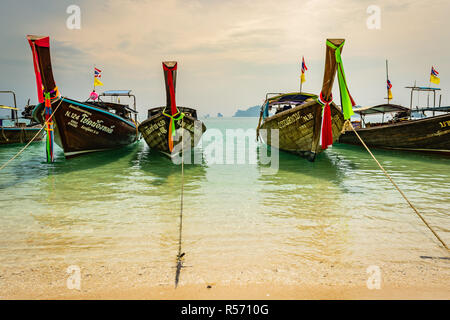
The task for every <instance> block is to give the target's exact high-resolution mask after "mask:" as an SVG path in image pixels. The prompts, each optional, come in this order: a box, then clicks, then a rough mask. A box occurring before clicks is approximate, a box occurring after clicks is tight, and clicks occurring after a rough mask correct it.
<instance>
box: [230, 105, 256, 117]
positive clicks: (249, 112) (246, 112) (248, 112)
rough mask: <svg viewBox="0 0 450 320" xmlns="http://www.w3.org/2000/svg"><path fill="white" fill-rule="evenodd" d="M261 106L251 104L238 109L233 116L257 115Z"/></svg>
mask: <svg viewBox="0 0 450 320" xmlns="http://www.w3.org/2000/svg"><path fill="white" fill-rule="evenodd" d="M260 110H261V106H253V107H250V108H248V109H247V110H238V111H236V113H235V114H234V116H233V117H259V112H260Z"/></svg>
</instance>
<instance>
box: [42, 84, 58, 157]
mask: <svg viewBox="0 0 450 320" xmlns="http://www.w3.org/2000/svg"><path fill="white" fill-rule="evenodd" d="M55 89H56V90H53V91H55V93H56V92H57V90H58V89H57V88H55ZM44 101H45V122H46V124H47V125H46V127H45V130H46V131H47V162H49V163H50V162H53V143H54V136H53V122H52V103H51V98H50V92H45V93H44Z"/></svg>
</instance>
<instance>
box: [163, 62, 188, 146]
mask: <svg viewBox="0 0 450 320" xmlns="http://www.w3.org/2000/svg"><path fill="white" fill-rule="evenodd" d="M163 69H164V71H167V82H168V85H169V94H170V112H171V115H169V114H167V113H165V112H164V111H165V109H164V110H163V112H162V114H163V115H165V116H166V117H169V118H170V119H171V120H170V124H169V134H168V143H169V150H170V152H172V150H173V137H174V136H175V134H176V133H175V121H178V120H181V119H183V117H184V113H183V112H180V111H179V110H178V108H177V104H176V102H175V88H174V85H173V75H172V71H174V70H176V69H177V65H176V64H175V65H174V66H173V67H172V68H169V67H167V66H166V65H165V64H164V62H163ZM177 114H180V115H179V116H178V117H177V118H175V116H176V115H177Z"/></svg>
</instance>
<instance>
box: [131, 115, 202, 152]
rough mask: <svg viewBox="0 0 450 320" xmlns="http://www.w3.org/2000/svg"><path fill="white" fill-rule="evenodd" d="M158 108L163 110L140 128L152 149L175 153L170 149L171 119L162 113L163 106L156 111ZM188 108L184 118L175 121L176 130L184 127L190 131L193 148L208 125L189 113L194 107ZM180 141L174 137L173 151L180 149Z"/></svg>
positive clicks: (141, 124) (144, 122)
mask: <svg viewBox="0 0 450 320" xmlns="http://www.w3.org/2000/svg"><path fill="white" fill-rule="evenodd" d="M157 109H160V111H161V112H156V114H155V115H153V116H152V117H150V118H148V119H147V120H145V121H143V122H142V123H140V124H139V127H138V129H139V132H140V133H141V134H142V137H143V138H144V140H145V142H146V143H147V145H148V146H149V147H150V149H153V150H157V151H159V152H161V153H163V154H165V155H169V156H172V155H174V154H173V153H172V152H171V151H170V149H169V136H168V135H169V125H170V121H171V119H170V118H169V117H167V116H165V115H163V114H162V111H163V108H155V110H156V111H158V110H157ZM179 109H180V111H181V112H185V111H184V109H183V108H180V107H179ZM186 110H187V111H186V112H185V116H184V117H183V119H180V120H176V121H175V130H177V129H179V128H180V127H183V128H184V129H186V130H187V131H189V135H190V140H191V143H190V146H191V148H194V147H195V146H196V145H197V144H198V142H199V141H200V138H201V136H202V135H203V133H204V132H205V131H206V126H205V124H204V123H203V122H201V121H200V120H197V119H196V118H194V117H192V116H191V115H189V114H188V111H189V110H192V109H189V108H186ZM151 111H152V110H150V111H149V113H150V112H151ZM180 142H181V139H180V138H177V137H175V138H174V141H173V151H175V150H179V149H180V147H181V146H180V147H177V146H178V144H179V143H180ZM175 154H176V153H175Z"/></svg>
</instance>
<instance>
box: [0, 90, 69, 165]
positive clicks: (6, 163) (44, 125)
mask: <svg viewBox="0 0 450 320" xmlns="http://www.w3.org/2000/svg"><path fill="white" fill-rule="evenodd" d="M63 100H64V99H63V98H62V97H61V100H60V101H59V103H58V105H57V106H56V108H55V110H54V111H53V113H52V114H51V115H50V117H49V118H48V119H49V120H50V119H53V115H54V114H55V112H56V110H58V108H59V106H60V105H61V103H62V102H63ZM49 120H47V121H45V122H44V124H43V125H42V128H41V129H40V130H39V131H38V132H37V133H36V134H35V135H34V137H33V138H32V139H31V140H30V141H29V142H28V143H27V144H26V145H25V146H24V147H23V148H22V149H21V150H20V151H19V152H17V153H16V154H15V155H14V156H13V157H12V158H11V159H9V160H8V161H6V162H5V163H4V164H3V165H2V166H1V167H0V171H1V170H3V169H4V168H5V167H6V166H7V165H8V164H9V163H10V162H12V161H13V160H14V159H15V158H17V157H18V156H19V155H20V154H21V153H22V152H24V151H25V149H26V148H28V146H29V145H30V144H31V143H32V142H33V141H34V139H36V137H37V136H38V135H39V134H40V133H41V131H42V130H44V129H45V127H46V125H47V123H48V122H49Z"/></svg>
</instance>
